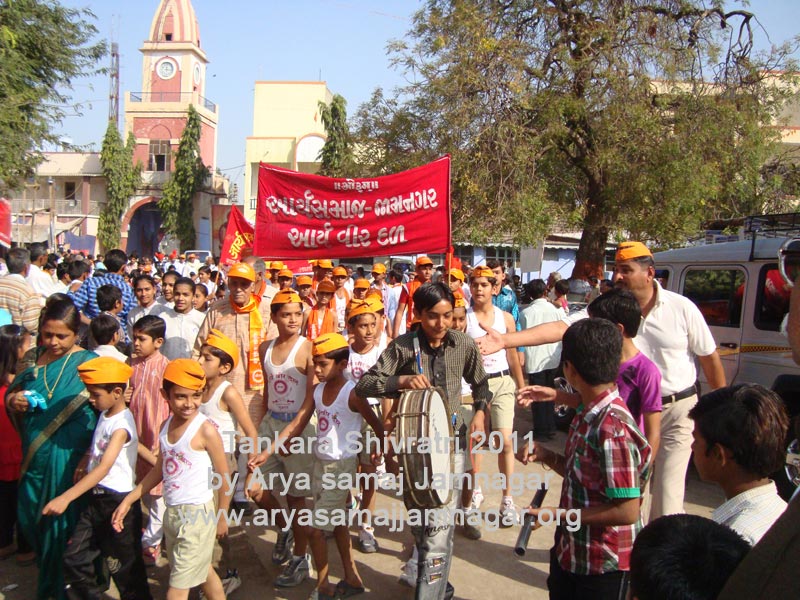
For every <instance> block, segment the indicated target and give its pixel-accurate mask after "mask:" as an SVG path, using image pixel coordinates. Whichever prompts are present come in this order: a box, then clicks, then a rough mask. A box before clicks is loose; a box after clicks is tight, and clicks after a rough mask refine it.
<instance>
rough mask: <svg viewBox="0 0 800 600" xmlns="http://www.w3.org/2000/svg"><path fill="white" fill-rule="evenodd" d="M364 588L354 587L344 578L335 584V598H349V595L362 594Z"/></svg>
mask: <svg viewBox="0 0 800 600" xmlns="http://www.w3.org/2000/svg"><path fill="white" fill-rule="evenodd" d="M365 591H366V590H365V589H364V588H363V587H356V586H354V585H351V584H349V583H347V582H346V581H345V580H344V579H342V580H341V581H340V582H339V583H337V584H336V598H337V600H338V599H340V598H350V597H351V596H358V595H359V594H363V593H364V592H365Z"/></svg>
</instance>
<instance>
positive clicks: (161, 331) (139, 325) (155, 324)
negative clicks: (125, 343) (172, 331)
mask: <svg viewBox="0 0 800 600" xmlns="http://www.w3.org/2000/svg"><path fill="white" fill-rule="evenodd" d="M133 333H134V334H136V333H143V334H145V335H148V336H150V337H151V338H153V339H154V340H157V339H158V338H161V339H164V337H165V336H166V335H167V323H166V322H165V321H164V319H162V318H161V317H157V316H156V315H145V316H143V317H142V318H141V319H139V320H138V321H136V323H134V324H133Z"/></svg>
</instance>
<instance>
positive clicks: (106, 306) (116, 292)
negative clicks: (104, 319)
mask: <svg viewBox="0 0 800 600" xmlns="http://www.w3.org/2000/svg"><path fill="white" fill-rule="evenodd" d="M96 298H97V308H99V309H100V310H114V307H115V306H116V304H117V302H118V301H119V302H122V290H121V289H119V288H118V287H117V286H116V285H114V284H111V283H107V284H105V285H101V286H100V287H99V288H97V293H96Z"/></svg>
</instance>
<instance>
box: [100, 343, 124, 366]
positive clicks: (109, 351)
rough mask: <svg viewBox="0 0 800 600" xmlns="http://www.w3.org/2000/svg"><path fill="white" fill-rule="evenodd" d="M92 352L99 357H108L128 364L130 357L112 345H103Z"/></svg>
mask: <svg viewBox="0 0 800 600" xmlns="http://www.w3.org/2000/svg"><path fill="white" fill-rule="evenodd" d="M92 352H94V353H95V354H97V356H107V357H109V358H116V359H117V360H118V361H119V362H123V363H126V364H127V363H128V357H127V356H125V355H124V354H123V353H122V352H120V351H119V350H117V349H116V348H115V347H114V346H112V345H111V344H103V345H102V346H97V348H95V349H94V350H93V351H92Z"/></svg>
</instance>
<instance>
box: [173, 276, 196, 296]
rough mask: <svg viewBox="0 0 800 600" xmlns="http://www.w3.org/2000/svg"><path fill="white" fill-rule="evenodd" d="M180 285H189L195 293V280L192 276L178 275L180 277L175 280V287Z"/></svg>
mask: <svg viewBox="0 0 800 600" xmlns="http://www.w3.org/2000/svg"><path fill="white" fill-rule="evenodd" d="M179 285H188V286H189V287H190V288H192V293H194V281H192V280H191V278H189V277H178V279H176V280H175V285H174V287H178V286H179Z"/></svg>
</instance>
